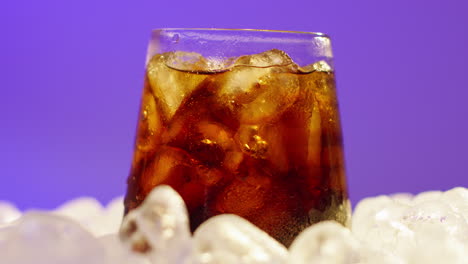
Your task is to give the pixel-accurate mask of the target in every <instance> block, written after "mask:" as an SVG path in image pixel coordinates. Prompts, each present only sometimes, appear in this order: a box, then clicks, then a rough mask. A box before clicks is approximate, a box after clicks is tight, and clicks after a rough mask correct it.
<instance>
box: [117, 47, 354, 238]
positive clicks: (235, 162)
mask: <svg viewBox="0 0 468 264" xmlns="http://www.w3.org/2000/svg"><path fill="white" fill-rule="evenodd" d="M334 84H335V82H334V74H333V72H327V71H312V72H309V73H304V72H299V71H292V70H291V65H287V66H272V67H265V68H258V67H257V68H255V67H252V66H237V67H233V68H231V69H229V70H227V71H225V72H218V73H196V72H187V71H179V70H175V69H171V68H169V67H167V66H166V65H165V63H164V56H162V55H156V56H155V57H154V58H153V59H152V60H151V61H150V62H149V64H148V70H147V78H146V81H145V87H144V92H143V98H142V104H141V116H140V120H139V125H138V132H137V138H136V147H135V153H134V159H133V163H132V169H131V173H130V176H129V178H128V191H127V195H126V198H125V209H126V212H128V211H129V210H132V209H133V208H135V207H137V206H138V205H139V204H140V203H141V202H142V201H143V200H144V198H145V197H146V195H147V194H148V193H149V192H150V191H151V190H152V189H153V188H154V187H155V186H157V185H160V184H167V185H170V186H171V187H173V188H174V189H175V190H176V191H178V192H179V194H180V195H181V196H182V198H183V199H184V201H185V202H186V205H187V207H188V211H189V216H190V225H191V229H192V231H193V230H195V229H196V228H197V227H198V226H199V225H200V224H201V223H202V222H203V221H205V220H206V219H208V218H209V217H212V216H215V215H218V214H223V213H232V214H237V215H240V216H242V217H244V218H246V219H247V220H249V221H250V222H252V223H253V224H255V225H257V226H258V227H260V228H261V229H263V230H264V231H266V232H267V233H269V234H270V235H271V236H272V237H274V238H276V239H277V240H278V241H280V242H281V243H283V244H284V245H286V246H289V245H290V243H291V242H292V240H293V239H294V238H295V237H296V236H297V235H298V234H299V233H300V232H301V231H302V230H303V229H305V228H306V227H308V226H310V225H311V224H313V223H315V222H318V221H321V220H336V221H338V222H341V223H343V224H347V222H348V220H349V214H350V211H349V210H350V209H349V205H348V199H347V192H346V183H345V174H344V161H343V148H342V136H341V128H340V122H339V116H338V107H337V101H336V95H335V86H334Z"/></svg>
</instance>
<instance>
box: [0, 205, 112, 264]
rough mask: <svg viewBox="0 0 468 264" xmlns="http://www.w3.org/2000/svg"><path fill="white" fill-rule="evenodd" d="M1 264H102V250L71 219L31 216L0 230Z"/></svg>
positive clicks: (37, 214) (94, 240) (93, 238)
mask: <svg viewBox="0 0 468 264" xmlns="http://www.w3.org/2000/svg"><path fill="white" fill-rule="evenodd" d="M0 256H1V263H8V264H30V263H37V264H46V263H47V264H63V263H67V264H81V263H90V264H102V263H107V262H106V261H107V259H106V254H105V252H104V248H103V246H102V245H101V244H100V243H99V241H98V240H97V239H96V238H95V237H93V235H92V234H91V233H89V232H88V231H86V230H85V229H83V228H82V227H81V226H80V225H79V224H77V223H76V222H74V221H73V220H71V219H69V218H65V217H62V216H57V215H54V214H48V213H42V212H28V213H26V214H25V215H23V217H21V218H20V219H19V220H17V222H16V224H15V225H12V226H10V227H7V228H5V229H0Z"/></svg>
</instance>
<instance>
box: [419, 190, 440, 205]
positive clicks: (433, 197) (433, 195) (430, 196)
mask: <svg viewBox="0 0 468 264" xmlns="http://www.w3.org/2000/svg"><path fill="white" fill-rule="evenodd" d="M441 196H442V192H441V191H426V192H422V193H419V194H418V195H416V196H414V198H413V200H412V204H413V205H417V204H419V203H423V202H427V201H438V200H439V199H440V198H441Z"/></svg>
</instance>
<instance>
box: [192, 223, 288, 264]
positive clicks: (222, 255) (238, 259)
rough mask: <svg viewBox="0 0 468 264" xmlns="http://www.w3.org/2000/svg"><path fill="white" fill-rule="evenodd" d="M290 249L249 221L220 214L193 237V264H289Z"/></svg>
mask: <svg viewBox="0 0 468 264" xmlns="http://www.w3.org/2000/svg"><path fill="white" fill-rule="evenodd" d="M287 257H288V252H287V249H286V248H285V247H284V246H282V245H281V244H279V243H278V242H277V241H275V240H274V239H273V238H271V237H270V236H268V234H266V233H265V232H263V231H261V230H260V229H258V228H257V227H256V226H254V225H252V224H251V223H249V222H248V221H246V220H244V219H242V218H241V217H239V216H235V215H219V216H215V217H212V218H210V219H208V220H207V221H206V222H204V223H203V224H202V225H201V226H200V227H199V228H198V229H197V230H196V231H195V234H194V251H193V261H194V262H193V263H197V264H198V263H199V264H201V263H203V264H218V263H223V264H261V263H262V264H263V263H265V264H267V263H268V264H280V263H281V264H286V263H287Z"/></svg>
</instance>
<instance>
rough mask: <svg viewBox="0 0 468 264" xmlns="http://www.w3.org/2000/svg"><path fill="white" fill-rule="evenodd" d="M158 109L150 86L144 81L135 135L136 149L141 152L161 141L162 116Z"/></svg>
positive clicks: (148, 149) (152, 147) (151, 148)
mask: <svg viewBox="0 0 468 264" xmlns="http://www.w3.org/2000/svg"><path fill="white" fill-rule="evenodd" d="M159 109H160V108H159V107H158V106H157V105H156V101H155V98H154V96H153V93H152V91H151V87H150V86H149V84H148V83H147V82H145V87H144V89H143V95H142V101H141V105H140V118H139V120H138V131H137V136H136V149H137V150H139V151H143V152H148V151H151V150H153V149H154V147H155V146H156V145H157V144H158V143H159V142H160V141H161V133H162V126H163V123H162V122H163V119H162V118H163V117H162V113H160V110H159Z"/></svg>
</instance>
